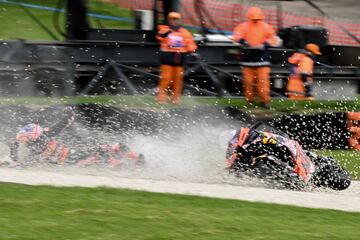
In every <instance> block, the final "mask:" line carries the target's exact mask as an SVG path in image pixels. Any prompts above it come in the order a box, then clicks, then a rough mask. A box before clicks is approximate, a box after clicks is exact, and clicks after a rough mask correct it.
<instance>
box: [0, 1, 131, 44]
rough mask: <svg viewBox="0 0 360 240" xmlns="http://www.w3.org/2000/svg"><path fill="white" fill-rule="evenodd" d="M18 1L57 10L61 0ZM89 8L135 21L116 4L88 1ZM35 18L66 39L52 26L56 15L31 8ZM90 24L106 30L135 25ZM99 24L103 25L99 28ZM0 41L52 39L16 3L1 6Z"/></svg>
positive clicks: (91, 19)
mask: <svg viewBox="0 0 360 240" xmlns="http://www.w3.org/2000/svg"><path fill="white" fill-rule="evenodd" d="M18 2H26V3H29V4H36V5H42V6H48V7H56V3H57V2H58V0H19V1H18ZM88 2H89V4H88V9H89V12H91V13H98V14H103V15H109V16H115V17H124V18H130V19H131V18H132V16H131V11H130V10H127V9H122V8H119V7H117V6H115V5H112V4H108V3H102V2H100V1H96V0H90V1H88ZM28 10H29V11H31V13H33V15H35V16H36V17H37V18H38V19H40V21H41V22H42V23H43V24H44V25H45V26H46V27H48V28H49V29H50V30H51V31H52V32H53V33H55V35H56V36H57V37H58V38H59V39H63V37H62V36H60V34H58V33H56V32H55V29H54V25H53V12H52V11H46V10H39V9H32V8H28ZM60 16H61V18H60V21H59V22H60V25H61V27H62V30H63V31H65V29H64V25H65V24H64V14H63V13H61V14H60ZM89 22H90V24H91V26H92V27H94V28H98V27H104V28H133V24H132V23H128V22H119V21H113V20H103V19H99V20H96V19H95V18H93V17H89ZM99 22H100V24H101V25H100V26H99ZM0 39H5V40H8V39H28V40H53V39H52V38H51V37H50V36H49V35H48V34H47V33H46V32H45V31H44V30H42V29H41V28H40V27H39V26H38V25H37V24H36V23H35V22H34V21H33V20H32V19H31V18H30V17H29V16H28V15H27V14H26V13H25V12H24V10H23V9H22V8H21V7H19V6H17V5H13V4H7V3H0Z"/></svg>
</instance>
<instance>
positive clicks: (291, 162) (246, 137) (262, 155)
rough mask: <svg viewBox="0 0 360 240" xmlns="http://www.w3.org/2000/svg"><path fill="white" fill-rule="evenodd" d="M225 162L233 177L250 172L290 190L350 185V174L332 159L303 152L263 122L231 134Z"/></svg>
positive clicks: (293, 141) (333, 187)
mask: <svg viewBox="0 0 360 240" xmlns="http://www.w3.org/2000/svg"><path fill="white" fill-rule="evenodd" d="M261 128H263V130H261ZM264 128H265V129H264ZM226 161H227V168H228V170H229V171H230V172H231V173H234V174H235V175H237V176H240V175H241V174H245V173H250V174H253V175H255V176H256V177H259V178H260V179H265V180H266V181H269V182H271V183H276V184H279V185H280V186H282V187H285V188H290V189H305V188H306V187H316V188H321V187H322V188H330V189H333V190H344V189H346V188H348V187H349V186H350V183H351V177H350V174H349V173H348V172H347V171H346V170H345V169H343V168H342V167H341V166H340V165H339V164H338V163H337V162H336V160H335V159H333V158H331V157H324V156H320V155H318V154H316V153H313V152H310V151H306V150H304V149H303V148H302V147H301V145H300V144H299V142H297V141H295V140H292V139H290V138H289V137H288V136H287V135H286V134H284V133H282V132H280V131H277V130H276V129H272V128H271V127H269V126H266V125H264V124H263V123H258V124H255V125H254V126H252V127H250V128H241V129H240V130H238V131H236V132H235V133H234V134H233V137H232V138H231V140H230V141H229V142H228V145H227V150H226Z"/></svg>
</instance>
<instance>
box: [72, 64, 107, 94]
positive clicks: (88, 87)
mask: <svg viewBox="0 0 360 240" xmlns="http://www.w3.org/2000/svg"><path fill="white" fill-rule="evenodd" d="M110 67H112V63H111V62H108V63H106V64H105V65H104V66H103V69H102V70H100V71H99V72H98V73H97V74H96V75H95V77H93V79H92V80H91V81H90V82H89V83H88V85H86V87H85V88H84V89H83V90H82V91H81V92H80V93H79V94H80V95H86V94H88V93H89V92H90V91H91V90H92V89H93V88H94V87H95V86H96V84H97V83H98V82H99V81H101V80H102V79H103V77H104V75H105V73H106V72H107V71H108V70H109V69H110Z"/></svg>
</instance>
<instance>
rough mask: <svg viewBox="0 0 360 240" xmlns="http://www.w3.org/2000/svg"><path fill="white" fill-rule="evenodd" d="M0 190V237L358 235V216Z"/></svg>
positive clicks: (129, 194) (123, 195) (145, 196)
mask: <svg viewBox="0 0 360 240" xmlns="http://www.w3.org/2000/svg"><path fill="white" fill-rule="evenodd" d="M0 190H1V195H0V212H1V214H0V238H1V239H2V240H8V239H9V240H10V239H11V240H14V239H21V240H24V239H37V240H41V239H46V240H48V239H84V240H85V239H86V240H92V239H94V240H95V239H98V240H99V239H133V240H137V239H154V240H155V239H156V240H158V239H179V240H180V239H186V240H191V239H267V240H271V239H276V240H281V239H306V240H308V239H327V240H330V239H348V240H351V239H354V240H355V239H359V238H360V228H359V225H358V224H359V222H360V214H359V213H347V212H341V211H333V210H318V209H306V208H299V207H290V206H281V205H272V204H263V203H249V202H243V201H235V200H221V199H212V198H202V197H192V196H180V195H167V194H155V193H146V192H137V191H130V190H116V189H106V188H95V189H86V188H54V187H44V186H40V187H39V186H37V187H34V186H24V185H16V184H0Z"/></svg>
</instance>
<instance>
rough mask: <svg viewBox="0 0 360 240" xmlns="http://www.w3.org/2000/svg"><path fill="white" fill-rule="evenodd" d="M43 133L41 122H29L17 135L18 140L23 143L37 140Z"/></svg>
mask: <svg viewBox="0 0 360 240" xmlns="http://www.w3.org/2000/svg"><path fill="white" fill-rule="evenodd" d="M42 133H43V129H42V127H41V126H40V125H39V124H35V123H29V124H27V125H25V126H24V127H22V128H21V129H20V131H19V133H18V134H17V135H16V140H17V141H19V142H21V143H26V142H28V141H36V140H37V139H38V138H39V137H40V136H41V134H42Z"/></svg>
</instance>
